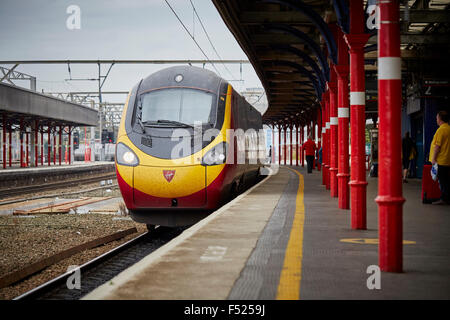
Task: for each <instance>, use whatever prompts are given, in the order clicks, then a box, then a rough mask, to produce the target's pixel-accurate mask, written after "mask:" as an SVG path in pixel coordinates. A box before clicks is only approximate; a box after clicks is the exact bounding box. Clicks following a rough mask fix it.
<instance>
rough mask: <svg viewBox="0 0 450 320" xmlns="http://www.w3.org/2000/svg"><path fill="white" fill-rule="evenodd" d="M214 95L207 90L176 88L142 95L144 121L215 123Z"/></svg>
mask: <svg viewBox="0 0 450 320" xmlns="http://www.w3.org/2000/svg"><path fill="white" fill-rule="evenodd" d="M213 100H214V99H213V95H212V94H211V93H207V92H205V91H200V90H194V89H185V88H176V89H162V90H156V91H152V92H149V93H145V94H143V95H142V96H141V101H142V116H141V119H142V122H143V123H146V122H157V121H158V120H170V121H177V122H181V123H183V124H189V125H194V124H195V123H196V122H201V123H202V124H207V123H209V124H211V125H214V124H215V121H216V119H215V117H216V110H215V108H213Z"/></svg>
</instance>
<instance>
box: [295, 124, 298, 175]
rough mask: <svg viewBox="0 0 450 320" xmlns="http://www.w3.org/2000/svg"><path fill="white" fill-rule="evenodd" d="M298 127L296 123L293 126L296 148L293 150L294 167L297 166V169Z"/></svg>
mask: <svg viewBox="0 0 450 320" xmlns="http://www.w3.org/2000/svg"><path fill="white" fill-rule="evenodd" d="M298 126H299V124H298V122H297V124H296V125H295V142H296V145H297V147H296V148H295V166H297V167H298V157H299V148H298V146H299V144H298V140H299V138H298Z"/></svg>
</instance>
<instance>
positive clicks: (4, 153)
mask: <svg viewBox="0 0 450 320" xmlns="http://www.w3.org/2000/svg"><path fill="white" fill-rule="evenodd" d="M3 169H6V113H3Z"/></svg>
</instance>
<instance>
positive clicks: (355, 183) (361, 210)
mask: <svg viewBox="0 0 450 320" xmlns="http://www.w3.org/2000/svg"><path fill="white" fill-rule="evenodd" d="M368 39H369V35H368V34H364V8H363V3H362V2H361V1H359V0H350V34H348V35H346V36H345V40H346V41H347V44H348V47H349V49H350V74H351V77H350V113H351V117H350V126H351V148H352V154H351V163H352V166H351V169H350V182H349V185H350V190H351V192H350V203H351V206H350V209H351V226H352V229H362V230H365V229H366V228H367V222H366V215H367V182H366V168H365V167H366V152H365V145H366V143H365V142H366V134H365V128H366V114H365V107H366V106H365V104H366V95H365V91H366V89H365V72H364V46H365V44H366V43H367V40H368Z"/></svg>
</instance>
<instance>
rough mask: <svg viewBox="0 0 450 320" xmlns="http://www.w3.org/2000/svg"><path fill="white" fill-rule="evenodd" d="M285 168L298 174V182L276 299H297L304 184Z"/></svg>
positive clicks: (300, 270)
mask: <svg viewBox="0 0 450 320" xmlns="http://www.w3.org/2000/svg"><path fill="white" fill-rule="evenodd" d="M287 169H289V170H291V171H293V172H295V173H296V174H297V175H298V177H299V184H298V190H297V197H296V201H295V215H294V221H293V222H292V228H291V234H290V236H289V242H288V245H287V248H286V254H285V256H284V264H283V269H282V270H281V276H280V282H279V284H278V292H277V300H299V299H300V280H301V278H302V255H303V225H304V222H305V205H304V203H303V190H304V186H305V185H304V179H303V175H301V174H300V173H298V172H297V171H295V170H292V169H290V168H287Z"/></svg>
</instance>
